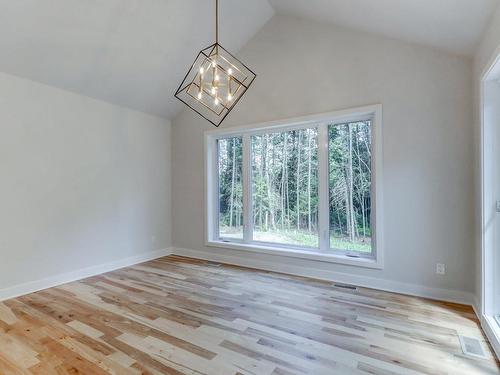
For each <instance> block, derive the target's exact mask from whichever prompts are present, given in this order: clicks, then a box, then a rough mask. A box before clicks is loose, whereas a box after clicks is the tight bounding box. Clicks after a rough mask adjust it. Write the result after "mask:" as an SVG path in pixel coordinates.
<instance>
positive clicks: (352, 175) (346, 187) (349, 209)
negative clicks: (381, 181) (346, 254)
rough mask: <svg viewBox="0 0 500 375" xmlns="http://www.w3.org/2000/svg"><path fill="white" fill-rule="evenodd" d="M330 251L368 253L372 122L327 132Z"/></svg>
mask: <svg viewBox="0 0 500 375" xmlns="http://www.w3.org/2000/svg"><path fill="white" fill-rule="evenodd" d="M328 139H329V147H328V149H329V150H328V159H329V192H330V247H331V248H332V249H338V250H347V251H356V252H361V253H371V251H372V245H371V235H372V223H371V181H372V175H371V169H372V168H371V121H363V122H353V123H348V124H335V125H330V126H329V128H328Z"/></svg>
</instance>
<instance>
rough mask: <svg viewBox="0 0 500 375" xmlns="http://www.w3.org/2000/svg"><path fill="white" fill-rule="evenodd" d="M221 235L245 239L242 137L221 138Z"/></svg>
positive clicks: (219, 163) (219, 156)
mask: <svg viewBox="0 0 500 375" xmlns="http://www.w3.org/2000/svg"><path fill="white" fill-rule="evenodd" d="M217 146H218V147H217V148H218V154H217V159H218V174H219V175H218V187H219V237H220V238H227V239H230V238H232V239H243V179H242V176H243V142H242V138H241V137H234V138H227V139H219V140H218V141H217Z"/></svg>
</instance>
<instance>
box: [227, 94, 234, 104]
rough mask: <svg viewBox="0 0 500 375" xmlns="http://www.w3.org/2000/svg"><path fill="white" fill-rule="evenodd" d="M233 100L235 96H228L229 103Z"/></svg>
mask: <svg viewBox="0 0 500 375" xmlns="http://www.w3.org/2000/svg"><path fill="white" fill-rule="evenodd" d="M231 100H233V96H232V95H231V94H227V101H228V102H230V101H231Z"/></svg>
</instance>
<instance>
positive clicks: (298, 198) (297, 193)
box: [295, 130, 302, 231]
mask: <svg viewBox="0 0 500 375" xmlns="http://www.w3.org/2000/svg"><path fill="white" fill-rule="evenodd" d="M297 132H298V133H299V134H298V141H297V150H298V151H297V181H296V185H295V191H296V198H297V204H296V207H295V210H296V211H297V231H299V230H300V143H301V136H302V133H301V131H300V130H297Z"/></svg>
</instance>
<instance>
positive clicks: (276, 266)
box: [172, 247, 474, 305]
mask: <svg viewBox="0 0 500 375" xmlns="http://www.w3.org/2000/svg"><path fill="white" fill-rule="evenodd" d="M172 253H173V254H175V255H181V256H186V257H191V258H199V259H204V260H210V261H215V262H221V263H228V264H234V265H237V266H242V267H251V268H257V269H262V270H266V271H275V272H281V273H287V274H292V275H297V276H305V277H312V278H316V279H322V280H329V281H336V282H340V283H345V284H352V285H357V286H361V287H366V288H372V289H379V290H384V291H388V292H395V293H401V294H408V295H412V296H417V297H424V298H430V299H434V300H439V301H447V302H455V303H461V304H465V305H473V303H474V295H473V293H470V292H465V291H461V290H452V289H441V288H430V287H426V286H422V285H416V284H409V283H402V282H399V281H394V280H386V279H380V278H375V277H367V276H361V275H354V274H348V273H342V272H334V271H327V270H318V269H314V268H310V267H302V266H294V265H290V264H284V263H277V262H267V261H263V260H260V259H256V258H255V257H251V256H230V255H226V254H220V253H218V252H216V251H213V252H208V251H200V250H192V249H183V248H177V247H173V248H172Z"/></svg>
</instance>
